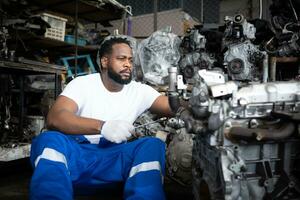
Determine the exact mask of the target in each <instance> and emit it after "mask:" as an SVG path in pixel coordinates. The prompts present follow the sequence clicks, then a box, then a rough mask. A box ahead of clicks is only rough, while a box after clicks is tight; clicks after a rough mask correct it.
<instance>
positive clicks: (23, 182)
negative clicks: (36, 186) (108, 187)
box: [0, 159, 193, 200]
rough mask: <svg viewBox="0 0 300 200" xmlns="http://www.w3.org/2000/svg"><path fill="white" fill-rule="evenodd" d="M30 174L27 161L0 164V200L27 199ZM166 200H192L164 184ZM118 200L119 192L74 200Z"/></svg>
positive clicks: (181, 190)
mask: <svg viewBox="0 0 300 200" xmlns="http://www.w3.org/2000/svg"><path fill="white" fill-rule="evenodd" d="M31 174H32V170H31V167H30V165H29V161H28V159H22V160H18V161H14V162H8V163H7V162H6V163H1V162H0V200H25V199H28V187H29V181H30V177H31ZM165 191H166V196H167V200H192V199H193V195H192V191H191V188H186V187H182V186H180V185H178V184H176V183H174V182H170V181H168V183H167V184H165ZM96 199H97V200H120V199H122V198H121V195H120V192H119V193H117V194H114V195H109V194H106V195H105V196H103V195H101V196H99V195H96V196H92V197H90V196H89V197H83V196H80V197H76V198H75V200H96Z"/></svg>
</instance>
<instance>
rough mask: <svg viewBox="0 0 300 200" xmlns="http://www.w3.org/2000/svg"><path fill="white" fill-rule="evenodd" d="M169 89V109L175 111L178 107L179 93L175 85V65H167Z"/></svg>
mask: <svg viewBox="0 0 300 200" xmlns="http://www.w3.org/2000/svg"><path fill="white" fill-rule="evenodd" d="M168 72H169V89H168V98H169V104H170V107H171V110H172V112H173V113H177V111H178V110H179V108H180V100H179V94H178V92H177V89H176V85H177V67H169V68H168Z"/></svg>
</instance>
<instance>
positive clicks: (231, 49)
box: [224, 40, 264, 81]
mask: <svg viewBox="0 0 300 200" xmlns="http://www.w3.org/2000/svg"><path fill="white" fill-rule="evenodd" d="M263 58H264V54H263V52H261V51H260V50H259V49H258V48H257V47H256V46H254V45H253V44H252V43H251V42H250V41H248V40H247V41H245V42H243V43H237V44H231V45H229V46H228V50H227V51H226V52H225V53H224V65H225V66H226V67H227V70H228V76H229V77H230V78H231V79H232V80H239V81H243V80H249V81H259V80H261V79H262V74H261V73H259V72H261V71H262V70H261V69H259V66H257V63H259V62H261V61H262V60H263Z"/></svg>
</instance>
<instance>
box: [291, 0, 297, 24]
mask: <svg viewBox="0 0 300 200" xmlns="http://www.w3.org/2000/svg"><path fill="white" fill-rule="evenodd" d="M289 2H290V5H291V7H292V10H293V13H294V15H295V19H296V21H298V16H297V13H296V11H295V8H294V6H293V3H292V1H291V0H289Z"/></svg>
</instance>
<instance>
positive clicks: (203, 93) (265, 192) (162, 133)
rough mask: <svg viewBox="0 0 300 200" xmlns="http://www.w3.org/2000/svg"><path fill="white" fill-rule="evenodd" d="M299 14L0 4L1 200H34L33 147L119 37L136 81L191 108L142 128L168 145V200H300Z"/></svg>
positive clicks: (266, 8) (179, 1) (259, 1)
mask: <svg viewBox="0 0 300 200" xmlns="http://www.w3.org/2000/svg"><path fill="white" fill-rule="evenodd" d="M299 14H300V1H299V0H288V1H285V0H118V1H116V0H73V1H72V0H44V1H38V0H2V1H0V200H1V199H5V200H6V199H7V200H8V199H9V200H12V199H28V186H29V181H30V177H31V174H32V168H31V166H30V164H29V160H28V157H29V154H30V143H31V140H32V139H33V138H34V137H35V136H36V135H38V134H40V133H41V132H42V131H43V130H45V129H46V127H45V119H46V115H47V112H48V110H49V108H50V107H51V105H52V104H53V102H54V101H55V98H56V97H57V96H58V95H59V93H60V92H61V91H62V89H63V88H64V87H65V85H66V84H68V82H69V81H71V80H72V79H73V78H75V77H77V76H81V75H86V74H90V73H96V72H99V67H98V63H97V59H96V58H97V50H98V47H99V45H100V44H101V42H102V41H103V40H104V38H105V37H106V36H109V35H119V34H121V35H127V36H128V38H129V39H130V41H131V42H132V46H133V48H134V55H135V60H134V63H135V71H134V78H135V79H136V80H137V81H142V82H144V83H146V84H149V85H151V86H153V87H154V88H155V89H157V90H158V91H159V92H161V93H162V94H166V95H168V96H169V98H172V99H174V98H176V99H180V102H184V104H185V105H188V106H187V107H188V108H189V109H186V108H185V109H183V108H182V107H180V108H178V110H177V111H178V112H177V115H176V117H174V118H170V119H167V120H165V119H161V118H159V117H158V116H155V115H152V114H151V113H148V112H147V113H144V114H143V115H142V116H141V117H140V118H139V119H138V120H137V121H136V122H135V125H143V124H149V125H148V126H142V127H143V128H141V129H140V130H139V131H140V132H141V134H142V135H143V136H153V137H158V138H160V139H162V140H163V141H165V142H166V144H167V150H166V161H167V163H166V165H167V166H166V172H167V173H166V176H165V179H164V183H165V184H164V187H165V191H166V196H167V199H168V200H179V199H185V200H187V199H195V200H203V199H243V200H244V199H253V200H254V199H255V200H262V199H278V200H279V199H293V200H294V199H295V200H296V199H300V183H299V180H300V177H299V175H300V172H299V170H300V149H299V145H300V140H299V136H300V134H299V132H300V126H299V119H300V116H299V115H300V114H299V113H300V82H299V80H300V61H299V57H300V39H299V36H300V22H299ZM121 196H122V191H121V190H120V189H117V190H115V191H101V192H100V193H99V194H96V195H93V196H76V197H75V199H78V200H81V199H82V200H83V199H103V200H105V199H107V200H112V199H121Z"/></svg>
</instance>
